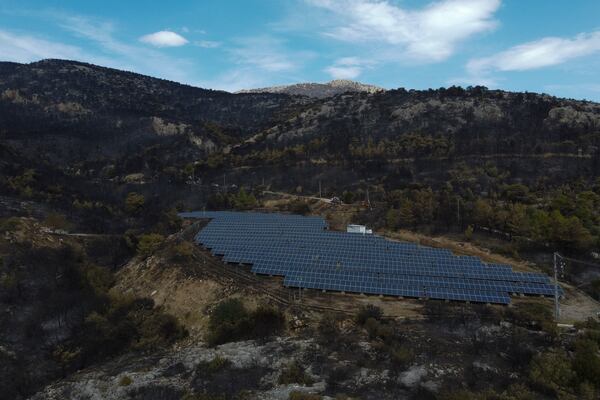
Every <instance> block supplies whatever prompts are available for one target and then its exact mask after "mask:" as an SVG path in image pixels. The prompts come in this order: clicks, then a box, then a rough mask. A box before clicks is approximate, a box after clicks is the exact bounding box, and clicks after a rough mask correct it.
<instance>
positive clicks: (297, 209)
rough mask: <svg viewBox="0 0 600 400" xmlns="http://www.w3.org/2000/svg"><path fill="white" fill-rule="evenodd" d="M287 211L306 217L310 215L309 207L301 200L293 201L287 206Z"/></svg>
mask: <svg viewBox="0 0 600 400" xmlns="http://www.w3.org/2000/svg"><path fill="white" fill-rule="evenodd" d="M289 210H290V211H291V212H292V213H294V214H300V215H306V214H308V213H310V206H309V205H308V203H307V202H305V201H302V200H294V201H292V202H290V204H289Z"/></svg>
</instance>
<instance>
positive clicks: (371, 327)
mask: <svg viewBox="0 0 600 400" xmlns="http://www.w3.org/2000/svg"><path fill="white" fill-rule="evenodd" d="M364 327H365V329H366V331H367V333H368V334H369V339H371V340H375V339H381V340H384V341H388V340H390V339H392V338H393V336H394V331H393V329H392V328H391V327H390V326H387V325H384V324H382V323H381V322H379V321H377V320H376V319H373V318H369V319H367V321H366V322H365V325H364Z"/></svg>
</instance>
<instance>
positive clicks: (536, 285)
mask: <svg viewBox="0 0 600 400" xmlns="http://www.w3.org/2000/svg"><path fill="white" fill-rule="evenodd" d="M180 215H181V216H182V217H184V218H206V219H210V221H209V222H208V224H207V225H206V226H205V227H204V228H203V229H202V230H201V231H200V232H199V233H198V234H197V236H196V238H195V239H196V241H197V243H199V244H200V245H202V246H203V247H205V248H207V249H209V250H210V251H211V253H212V254H213V255H215V256H221V257H222V260H223V261H224V262H227V263H233V264H244V265H251V271H252V272H253V273H255V274H261V275H269V276H281V277H283V285H284V286H286V287H291V288H304V289H316V290H325V291H337V292H348V293H361V294H371V295H386V296H397V297H408V298H420V299H440V300H455V301H467V302H480V303H495V304H509V303H510V296H511V295H536V296H554V293H555V287H554V284H553V283H552V282H551V281H550V279H549V277H548V276H547V275H545V274H541V273H533V272H515V271H513V270H512V268H511V267H510V266H509V265H503V264H487V263H484V262H482V261H481V260H480V259H479V258H476V257H471V256H456V255H454V254H452V252H451V251H449V250H447V249H439V248H431V247H424V246H420V245H417V244H414V243H408V242H396V241H390V240H387V239H385V238H383V237H381V236H378V235H373V234H367V235H363V234H356V233H346V232H337V231H331V230H328V226H327V223H326V222H325V220H323V219H322V218H320V217H312V216H310V217H306V216H300V215H287V214H272V213H244V212H229V211H212V212H209V211H205V212H203V211H199V212H188V213H182V214H180ZM558 294H559V296H561V295H562V294H563V292H562V289H560V287H559V288H558Z"/></svg>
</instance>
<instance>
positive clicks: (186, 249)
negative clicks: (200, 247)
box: [170, 242, 194, 262]
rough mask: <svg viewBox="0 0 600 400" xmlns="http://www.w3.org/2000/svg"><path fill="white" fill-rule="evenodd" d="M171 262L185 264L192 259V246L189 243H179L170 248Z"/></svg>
mask: <svg viewBox="0 0 600 400" xmlns="http://www.w3.org/2000/svg"><path fill="white" fill-rule="evenodd" d="M170 253H171V260H173V261H176V262H187V261H190V260H191V259H192V255H193V254H194V245H193V244H192V243H190V242H181V243H179V244H176V245H175V246H173V247H172V248H171V251H170Z"/></svg>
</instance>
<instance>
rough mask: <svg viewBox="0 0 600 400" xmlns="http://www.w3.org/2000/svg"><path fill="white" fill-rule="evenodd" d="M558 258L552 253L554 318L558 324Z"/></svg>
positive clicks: (555, 253)
mask: <svg viewBox="0 0 600 400" xmlns="http://www.w3.org/2000/svg"><path fill="white" fill-rule="evenodd" d="M558 257H560V254H558V253H557V252H554V318H555V319H556V322H558V318H559V317H560V303H559V302H558V262H557V261H558Z"/></svg>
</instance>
